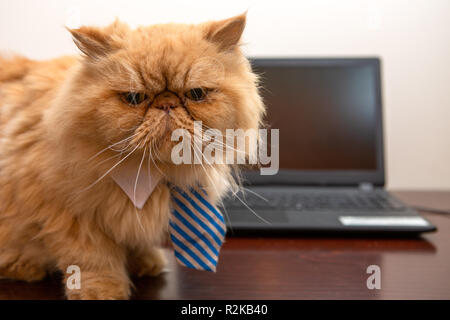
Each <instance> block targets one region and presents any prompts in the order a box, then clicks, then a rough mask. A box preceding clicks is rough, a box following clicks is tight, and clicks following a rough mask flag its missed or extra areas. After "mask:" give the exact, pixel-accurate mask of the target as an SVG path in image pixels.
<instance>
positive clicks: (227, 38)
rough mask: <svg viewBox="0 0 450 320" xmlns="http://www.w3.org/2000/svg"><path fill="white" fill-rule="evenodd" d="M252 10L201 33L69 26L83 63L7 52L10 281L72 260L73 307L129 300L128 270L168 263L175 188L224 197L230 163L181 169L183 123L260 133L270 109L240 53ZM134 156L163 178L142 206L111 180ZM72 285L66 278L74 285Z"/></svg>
mask: <svg viewBox="0 0 450 320" xmlns="http://www.w3.org/2000/svg"><path fill="white" fill-rule="evenodd" d="M245 20H246V18H245V14H244V15H240V16H236V17H233V18H230V19H226V20H222V21H213V22H206V23H202V24H197V25H187V24H186V25H185V24H161V25H153V26H148V27H139V28H137V29H135V30H132V29H130V28H129V27H128V26H127V25H126V24H124V23H121V22H119V21H116V22H114V23H113V24H111V25H110V26H107V27H105V28H97V27H81V28H79V29H75V30H69V31H70V32H71V34H72V36H73V39H74V41H75V43H76V45H77V46H78V48H79V49H80V50H81V51H82V53H83V55H82V56H81V57H61V58H58V59H53V60H49V61H33V60H29V59H26V58H22V57H15V58H12V59H6V58H1V57H0V276H1V277H7V278H12V279H19V280H25V281H37V280H41V279H43V278H44V277H45V276H46V275H47V274H48V273H50V272H53V271H57V270H59V271H61V272H62V273H63V274H64V275H65V277H66V278H67V274H66V269H67V267H68V266H69V265H77V266H79V267H80V270H81V288H80V289H72V290H70V289H67V288H66V296H67V298H69V299H128V298H129V297H130V294H131V290H130V288H131V287H132V285H131V282H130V278H129V275H130V274H136V275H139V276H143V275H157V274H159V273H160V272H161V270H162V269H163V267H164V265H165V258H164V255H163V254H162V251H161V249H160V248H159V246H160V245H161V243H162V242H163V241H164V240H165V239H166V237H167V230H168V219H169V214H170V192H169V188H168V186H167V183H168V182H170V183H174V184H177V185H188V186H189V185H193V184H196V183H198V184H200V185H202V186H203V187H204V188H205V189H206V190H207V191H208V194H210V195H211V196H212V198H213V199H215V200H216V201H217V200H219V199H220V197H221V196H222V195H223V194H224V192H225V191H226V190H227V189H228V188H229V187H230V186H231V185H232V183H233V182H232V176H231V175H230V172H231V171H230V167H229V166H227V165H175V164H173V163H172V162H171V161H170V151H171V147H173V144H174V143H173V142H172V141H170V133H171V132H172V131H173V130H174V129H176V128H180V127H181V128H185V129H188V130H189V131H190V132H192V129H193V121H194V120H201V121H202V122H203V124H204V125H205V127H209V128H217V129H219V130H221V131H223V132H224V131H225V129H227V128H242V129H244V130H246V129H249V128H253V129H257V128H258V127H259V125H260V122H261V117H262V116H263V113H264V106H263V103H262V101H261V98H260V95H259V93H258V89H257V77H256V76H255V75H254V74H253V73H252V71H251V67H250V64H249V62H248V60H247V59H246V58H245V57H244V55H243V53H242V52H241V49H240V47H239V41H240V38H241V35H242V32H243V30H244V26H245ZM125 155H128V156H130V157H137V158H138V159H142V161H144V159H145V161H148V162H149V163H151V166H153V167H157V169H158V170H160V171H161V172H162V173H163V174H164V179H163V180H162V182H160V183H159V184H158V185H157V186H156V188H155V189H154V191H153V193H152V194H151V196H150V198H149V199H148V201H147V202H146V203H145V205H144V207H143V208H142V209H141V210H138V209H136V207H135V206H134V205H133V203H132V202H131V201H130V199H129V198H128V197H127V195H126V194H125V193H124V192H123V191H122V190H121V189H120V188H119V186H118V185H117V184H116V183H115V182H114V181H113V179H111V177H110V175H109V174H105V173H107V172H109V170H110V169H111V168H112V167H113V166H114V165H115V164H117V162H118V160H119V159H123V157H124V156H125ZM66 278H65V279H64V283H65V281H66Z"/></svg>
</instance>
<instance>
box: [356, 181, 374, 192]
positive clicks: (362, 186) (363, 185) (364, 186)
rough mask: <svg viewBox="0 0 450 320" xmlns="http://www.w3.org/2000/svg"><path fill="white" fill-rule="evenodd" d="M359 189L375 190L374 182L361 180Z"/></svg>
mask: <svg viewBox="0 0 450 320" xmlns="http://www.w3.org/2000/svg"><path fill="white" fill-rule="evenodd" d="M359 189H360V190H362V191H372V190H373V184H371V183H370V182H361V183H360V184H359Z"/></svg>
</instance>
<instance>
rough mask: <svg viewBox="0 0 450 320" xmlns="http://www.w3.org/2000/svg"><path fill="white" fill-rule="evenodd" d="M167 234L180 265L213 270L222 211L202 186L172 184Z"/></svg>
mask: <svg viewBox="0 0 450 320" xmlns="http://www.w3.org/2000/svg"><path fill="white" fill-rule="evenodd" d="M169 229H170V237H171V239H172V244H173V247H174V250H175V258H176V260H177V261H178V262H179V263H180V264H181V265H183V266H186V267H189V268H194V269H199V270H208V271H214V272H215V271H216V265H217V261H218V259H219V251H220V247H221V245H222V243H223V241H224V238H225V233H226V226H225V221H224V219H223V215H222V214H221V213H220V211H219V210H218V209H217V207H215V206H214V205H213V204H212V203H211V202H209V201H208V196H207V194H206V192H205V191H203V190H202V189H200V188H198V189H190V190H182V189H180V188H178V187H172V215H171V218H170V226H169Z"/></svg>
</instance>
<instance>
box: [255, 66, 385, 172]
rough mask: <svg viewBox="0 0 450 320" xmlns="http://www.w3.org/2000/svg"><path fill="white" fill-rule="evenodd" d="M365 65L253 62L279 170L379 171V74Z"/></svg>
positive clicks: (375, 67)
mask: <svg viewBox="0 0 450 320" xmlns="http://www.w3.org/2000/svg"><path fill="white" fill-rule="evenodd" d="M367 60H368V62H369V63H364V61H365V60H364V59H361V60H358V59H355V61H356V63H352V61H347V60H342V61H341V60H340V59H335V60H326V59H310V60H308V59H305V60H302V59H298V60H295V59H293V60H289V59H288V60H287V61H284V63H283V60H274V62H273V63H271V62H270V59H262V60H258V59H254V60H253V61H252V66H253V70H254V71H255V72H256V73H257V74H259V75H260V79H261V91H260V92H261V95H262V96H263V99H264V102H265V104H266V107H267V116H266V119H265V122H266V124H267V125H268V126H269V128H273V129H279V130H280V131H279V139H280V141H279V161H280V163H279V164H280V170H281V171H282V170H299V171H305V172H308V171H312V172H314V171H318V172H319V171H320V172H323V173H325V174H326V172H331V171H333V172H336V171H344V172H345V171H355V172H362V171H364V172H368V171H372V172H375V171H377V170H378V171H379V170H380V168H379V167H380V163H379V162H380V154H379V153H380V150H379V149H380V143H381V142H380V140H379V139H381V138H380V136H379V135H380V130H381V120H379V119H380V118H381V117H380V110H379V109H380V101H379V100H380V98H379V94H380V93H379V74H378V72H379V69H378V65H377V64H375V65H374V63H373V62H374V61H373V60H374V59H372V60H371V59H367ZM381 161H382V160H381ZM322 179H323V177H322ZM362 181H364V180H362Z"/></svg>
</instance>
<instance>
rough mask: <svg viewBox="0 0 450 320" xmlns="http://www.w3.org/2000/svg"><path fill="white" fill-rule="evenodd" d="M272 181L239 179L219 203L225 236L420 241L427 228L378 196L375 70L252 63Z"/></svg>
mask: <svg viewBox="0 0 450 320" xmlns="http://www.w3.org/2000/svg"><path fill="white" fill-rule="evenodd" d="M251 63H252V68H253V70H254V71H255V72H256V73H257V74H259V75H260V77H261V87H262V88H261V94H262V96H263V98H264V101H265V104H266V106H267V115H266V119H265V121H266V123H267V125H268V127H269V128H272V129H279V171H278V173H277V174H275V175H261V174H260V171H259V170H247V171H245V172H244V174H243V176H244V188H243V189H242V191H241V192H239V193H238V194H236V195H231V196H229V197H228V198H226V199H225V200H224V205H223V207H224V212H225V215H226V216H227V224H228V228H229V230H230V232H229V234H230V235H239V234H242V233H261V232H276V233H278V232H280V233H284V234H286V233H287V232H294V233H297V234H305V233H345V234H348V233H362V234H369V233H372V234H373V233H380V234H388V233H389V234H397V235H400V234H419V233H422V232H427V231H434V230H436V227H435V226H433V225H432V224H431V223H430V222H429V221H428V220H427V219H425V218H423V217H422V216H420V215H419V213H418V212H417V211H415V210H414V209H412V208H410V207H408V206H407V205H405V204H404V203H402V202H401V201H399V200H398V199H396V198H395V197H394V196H392V195H391V194H390V193H389V192H387V191H386V190H385V189H384V185H385V171H384V168H385V166H384V156H383V125H382V122H383V121H382V99H381V81H380V79H381V77H380V60H379V59H378V58H351V59H346V58H345V59H344V58H338V59H325V58H317V59H251Z"/></svg>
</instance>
